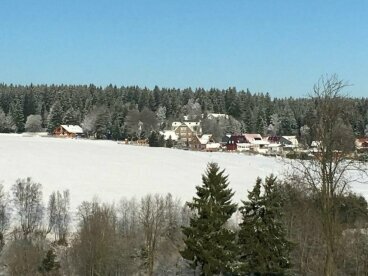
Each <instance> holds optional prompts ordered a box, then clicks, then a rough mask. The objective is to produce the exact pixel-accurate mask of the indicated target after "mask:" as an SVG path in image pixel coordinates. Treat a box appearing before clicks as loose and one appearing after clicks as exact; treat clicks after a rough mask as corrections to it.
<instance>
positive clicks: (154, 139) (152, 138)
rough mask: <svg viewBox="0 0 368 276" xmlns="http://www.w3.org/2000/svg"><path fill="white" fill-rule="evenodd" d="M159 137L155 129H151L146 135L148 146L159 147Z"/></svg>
mask: <svg viewBox="0 0 368 276" xmlns="http://www.w3.org/2000/svg"><path fill="white" fill-rule="evenodd" d="M159 139H160V137H159V135H158V134H157V132H156V131H152V132H151V134H150V135H149V136H148V145H149V146H150V147H159V146H160V140H159Z"/></svg>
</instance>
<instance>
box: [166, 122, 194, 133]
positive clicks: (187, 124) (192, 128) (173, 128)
mask: <svg viewBox="0 0 368 276" xmlns="http://www.w3.org/2000/svg"><path fill="white" fill-rule="evenodd" d="M181 125H185V126H187V127H189V128H190V130H191V131H195V130H194V127H200V126H201V123H200V122H183V123H182V122H173V123H172V124H171V129H172V130H176V129H177V128H178V127H179V126H181Z"/></svg>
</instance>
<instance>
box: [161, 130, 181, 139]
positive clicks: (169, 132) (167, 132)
mask: <svg viewBox="0 0 368 276" xmlns="http://www.w3.org/2000/svg"><path fill="white" fill-rule="evenodd" d="M160 134H161V135H163V136H164V139H165V140H168V139H169V137H170V136H171V140H173V141H177V140H178V135H176V133H175V131H174V130H164V131H160Z"/></svg>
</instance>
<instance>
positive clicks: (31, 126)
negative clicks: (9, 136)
mask: <svg viewBox="0 0 368 276" xmlns="http://www.w3.org/2000/svg"><path fill="white" fill-rule="evenodd" d="M25 129H26V131H28V132H38V131H41V130H42V118H41V115H29V116H28V117H27V121H26V126H25Z"/></svg>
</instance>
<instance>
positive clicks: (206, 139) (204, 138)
mask: <svg viewBox="0 0 368 276" xmlns="http://www.w3.org/2000/svg"><path fill="white" fill-rule="evenodd" d="M211 137H212V134H203V135H202V136H201V137H198V140H199V142H200V143H201V144H202V145H205V144H208V142H209V141H210V139H211Z"/></svg>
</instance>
